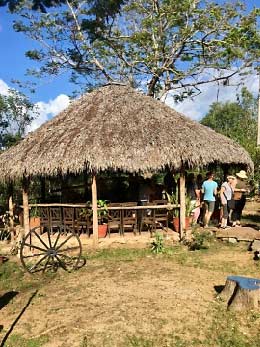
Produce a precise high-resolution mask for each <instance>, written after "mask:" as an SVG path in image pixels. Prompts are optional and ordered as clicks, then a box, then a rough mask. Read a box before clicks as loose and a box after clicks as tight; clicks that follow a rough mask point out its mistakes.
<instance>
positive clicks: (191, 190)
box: [186, 173, 200, 225]
mask: <svg viewBox="0 0 260 347" xmlns="http://www.w3.org/2000/svg"><path fill="white" fill-rule="evenodd" d="M186 182H187V184H186V193H187V196H188V197H189V198H190V204H191V208H192V211H191V212H192V224H194V225H195V224H197V221H198V218H199V215H200V189H199V187H198V185H197V182H196V180H195V176H194V174H193V173H190V174H189V175H188V177H187V181H186Z"/></svg>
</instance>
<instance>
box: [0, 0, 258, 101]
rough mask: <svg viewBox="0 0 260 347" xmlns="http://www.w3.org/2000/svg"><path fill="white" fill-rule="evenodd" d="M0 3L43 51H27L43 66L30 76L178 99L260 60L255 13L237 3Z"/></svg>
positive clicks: (141, 0) (131, 0) (192, 0)
mask: <svg viewBox="0 0 260 347" xmlns="http://www.w3.org/2000/svg"><path fill="white" fill-rule="evenodd" d="M0 1H2V4H4V3H6V2H9V6H10V4H11V3H14V4H15V6H12V10H13V11H14V12H15V13H16V14H18V15H19V16H20V20H18V21H16V22H15V25H14V28H15V30H16V31H18V32H22V33H25V34H26V35H28V36H29V37H30V38H31V39H33V40H35V41H37V42H38V43H39V44H40V46H41V47H40V48H36V49H33V50H30V51H28V52H27V56H28V57H29V58H31V59H33V60H35V61H37V62H39V63H40V65H41V68H40V70H37V71H31V72H32V73H33V74H34V75H38V76H39V75H40V76H42V75H44V74H51V75H56V74H59V73H61V72H62V71H69V72H70V73H71V79H72V81H74V82H76V83H79V82H83V85H84V86H86V87H93V86H96V85H99V84H104V83H106V82H111V81H121V82H131V83H133V84H135V85H136V84H138V85H142V86H143V85H144V84H145V82H146V84H147V93H148V94H149V95H154V94H155V93H156V91H160V92H161V93H163V92H166V91H169V90H174V91H175V94H176V97H177V98H179V99H182V98H183V97H185V96H187V95H192V94H194V93H196V92H198V91H199V86H200V85H202V84H205V83H208V82H212V81H223V83H226V84H227V83H228V80H229V78H230V77H232V76H234V75H235V74H239V73H244V72H245V71H247V72H248V71H249V70H250V69H251V68H252V67H254V66H255V65H256V64H257V62H258V61H259V58H260V34H259V22H258V21H257V19H258V16H259V13H260V10H259V9H254V10H252V11H251V12H248V11H246V9H245V7H244V6H243V5H242V4H241V3H239V2H235V3H230V2H227V3H222V4H216V3H215V2H213V1H205V0H179V1H176V0H126V1H123V0H107V1H106V0H62V1H58V0H53V1H50V0H42V1H39V0H12V1H11V0H9V1H8V0H0ZM47 9H48V11H47ZM245 69H246V70H245ZM179 91H181V92H179Z"/></svg>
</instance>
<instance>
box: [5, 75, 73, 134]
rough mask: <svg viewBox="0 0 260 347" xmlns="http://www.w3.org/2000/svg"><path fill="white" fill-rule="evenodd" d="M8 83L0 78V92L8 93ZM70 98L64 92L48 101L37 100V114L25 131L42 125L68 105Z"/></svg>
mask: <svg viewBox="0 0 260 347" xmlns="http://www.w3.org/2000/svg"><path fill="white" fill-rule="evenodd" d="M8 89H9V87H8V85H7V84H6V83H5V82H4V81H3V80H1V79H0V94H3V95H7V94H8ZM69 102H70V99H69V97H68V96H67V95H65V94H60V95H58V96H57V97H56V98H55V99H53V100H49V101H48V102H43V101H38V102H37V103H36V104H35V106H36V107H37V112H38V116H37V118H36V119H35V120H33V121H32V123H31V124H30V126H28V127H27V129H26V130H27V131H26V132H27V133H28V132H30V131H34V130H35V129H37V128H38V127H39V126H40V125H42V124H43V123H44V122H46V121H47V120H49V119H51V118H52V117H54V116H56V115H57V114H58V113H59V112H61V111H63V110H64V109H65V108H66V107H68V105H69Z"/></svg>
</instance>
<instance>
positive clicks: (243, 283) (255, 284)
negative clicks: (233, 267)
mask: <svg viewBox="0 0 260 347" xmlns="http://www.w3.org/2000/svg"><path fill="white" fill-rule="evenodd" d="M219 296H220V298H221V299H223V300H225V301H227V308H228V309H231V310H235V311H241V310H250V309H258V308H259V303H260V279H257V278H250V277H243V276H228V277H227V280H226V284H225V287H224V289H223V290H222V292H221V293H220V295H219Z"/></svg>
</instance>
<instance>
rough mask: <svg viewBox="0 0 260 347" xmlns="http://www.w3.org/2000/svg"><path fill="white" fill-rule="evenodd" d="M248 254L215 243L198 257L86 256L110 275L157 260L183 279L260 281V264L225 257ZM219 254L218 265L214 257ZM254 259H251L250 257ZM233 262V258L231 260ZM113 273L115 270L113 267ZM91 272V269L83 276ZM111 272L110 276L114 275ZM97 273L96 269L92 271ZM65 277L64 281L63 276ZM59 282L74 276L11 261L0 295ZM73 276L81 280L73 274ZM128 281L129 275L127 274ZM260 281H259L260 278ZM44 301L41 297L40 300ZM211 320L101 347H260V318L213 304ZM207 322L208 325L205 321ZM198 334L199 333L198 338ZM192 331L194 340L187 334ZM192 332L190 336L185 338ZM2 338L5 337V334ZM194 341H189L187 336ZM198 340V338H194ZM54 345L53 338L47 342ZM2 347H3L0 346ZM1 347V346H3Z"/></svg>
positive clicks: (180, 252) (16, 339) (20, 342)
mask: <svg viewBox="0 0 260 347" xmlns="http://www.w3.org/2000/svg"><path fill="white" fill-rule="evenodd" d="M230 251H232V254H234V255H235V254H236V253H238V254H241V253H243V252H244V253H246V252H247V244H245V243H238V244H235V245H233V244H225V243H223V242H220V241H216V240H213V241H212V242H211V243H210V244H209V246H208V248H206V249H200V250H196V251H189V250H188V248H187V246H183V245H180V244H178V245H175V246H171V247H169V246H167V247H166V252H165V253H163V254H158V255H157V254H153V253H152V252H151V249H150V248H149V247H147V249H103V250H99V251H95V252H90V253H89V254H88V256H87V259H88V262H90V263H91V262H92V261H93V262H94V261H95V262H96V264H102V266H103V265H105V266H106V268H107V269H110V265H111V264H118V263H119V262H124V263H126V262H134V261H138V260H142V259H146V258H148V257H149V259H157V260H158V262H159V261H162V262H170V264H171V263H172V268H173V269H174V265H175V264H178V265H179V266H182V267H183V273H185V272H186V271H192V268H199V269H206V270H210V271H215V272H229V273H232V274H241V275H243V274H244V275H247V276H251V275H252V276H258V273H259V268H260V265H259V263H260V262H253V260H252V262H248V265H247V266H245V265H244V264H240V263H239V262H236V261H233V260H232V258H231V260H227V259H226V258H225V252H227V253H228V254H229V255H230ZM218 254H221V257H219V258H218V261H215V256H216V255H218ZM252 258H253V257H252ZM229 259H230V258H229ZM111 269H112V270H113V269H114V267H113V266H112V267H111ZM86 270H87V271H89V270H88V267H86V268H84V267H83V268H82V269H81V270H79V274H78V275H79V276H80V272H81V271H82V272H83V273H84V271H86ZM112 270H111V271H112ZM93 271H95V269H94V268H93ZM60 274H61V275H60ZM56 276H58V277H59V278H60V280H61V281H64V284H66V277H67V276H71V274H67V273H65V272H64V271H58V273H57V274H55V275H53V274H51V275H47V274H46V275H33V276H31V275H29V274H27V273H25V272H24V271H23V269H22V268H21V266H20V265H19V264H17V263H14V262H12V261H11V260H10V261H8V262H6V263H5V264H2V265H1V266H0V290H1V291H10V290H17V291H27V290H28V289H39V288H41V286H46V285H48V281H49V282H50V283H51V281H52V279H53V277H56ZM75 276H77V274H76V273H75ZM127 276H129V274H127ZM258 277H259V276H258ZM37 295H41V294H37ZM208 310H209V314H208V315H206V316H205V317H204V318H203V317H199V322H198V325H197V326H196V325H195V328H194V326H192V327H189V326H187V325H185V322H183V329H185V335H184V334H182V331H175V328H174V322H173V328H172V332H169V333H168V334H166V333H162V331H161V330H162V329H161V327H160V326H159V325H158V326H157V330H158V331H157V333H155V331H154V330H153V331H151V332H150V333H149V334H148V333H146V334H144V333H143V332H138V331H136V332H135V333H134V334H132V335H124V333H123V332H122V335H121V337H120V340H119V341H118V340H116V338H115V337H114V336H111V337H110V336H108V335H109V332H106V333H100V336H99V342H100V343H99V346H101V347H102V346H104V347H110V346H111V347H114V346H117V347H186V346H187V347H249V346H250V347H259V346H260V333H259V327H260V313H259V312H246V313H245V314H243V315H240V314H235V313H232V312H229V311H227V310H226V305H225V303H224V302H221V301H216V300H214V299H213V300H212V303H211V304H210V306H209V308H208ZM204 320H205V321H204ZM194 329H196V330H197V331H196V332H194ZM189 331H190V334H189ZM187 332H188V333H187ZM2 335H4V332H3V331H2ZM189 335H190V336H191V337H190V338H188V337H187V336H189ZM194 336H197V337H196V338H194ZM96 339H97V338H96V336H88V335H87V332H86V336H82V337H81V340H80V339H79V341H78V346H79V347H95V346H97V345H96V344H95V343H96V341H97V340H96ZM49 340H50V341H51V336H50V337H49ZM46 342H47V337H41V338H35V339H26V338H24V337H22V336H20V335H18V334H12V335H10V336H9V338H8V339H7V341H6V343H5V345H4V346H3V347H41V346H44V344H45V343H46ZM0 346H1V344H0ZM1 347H2V346H1Z"/></svg>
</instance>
